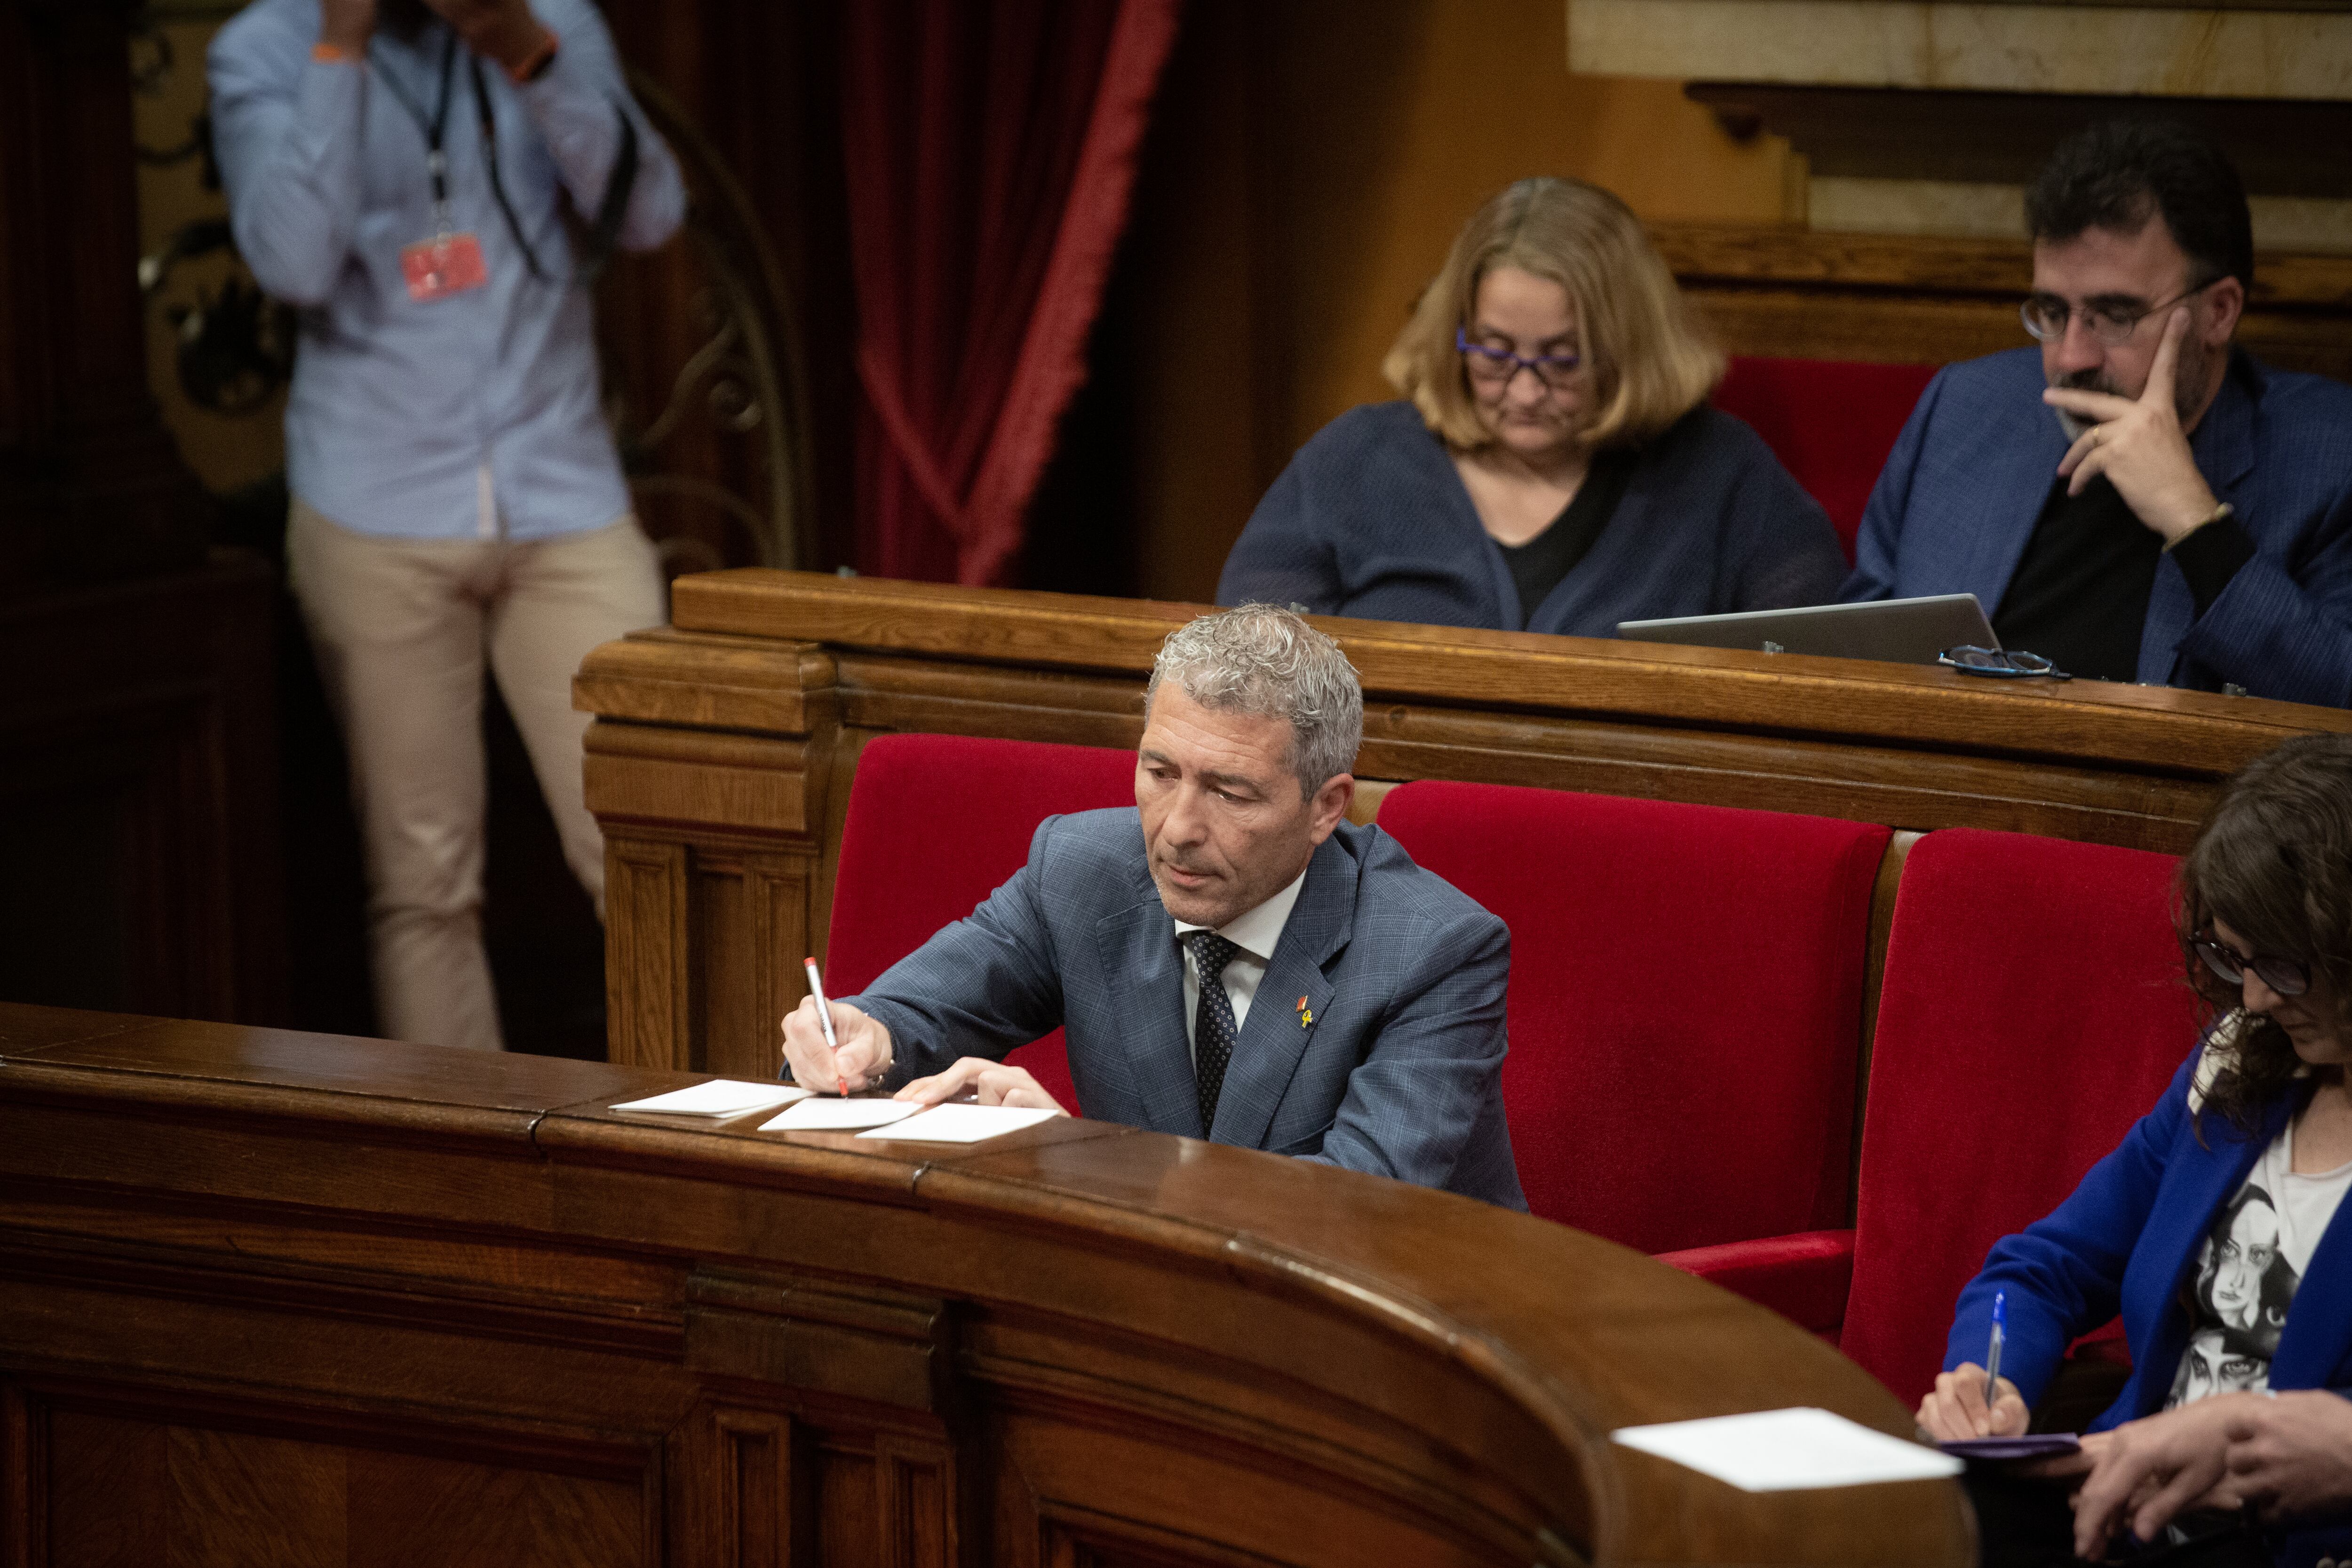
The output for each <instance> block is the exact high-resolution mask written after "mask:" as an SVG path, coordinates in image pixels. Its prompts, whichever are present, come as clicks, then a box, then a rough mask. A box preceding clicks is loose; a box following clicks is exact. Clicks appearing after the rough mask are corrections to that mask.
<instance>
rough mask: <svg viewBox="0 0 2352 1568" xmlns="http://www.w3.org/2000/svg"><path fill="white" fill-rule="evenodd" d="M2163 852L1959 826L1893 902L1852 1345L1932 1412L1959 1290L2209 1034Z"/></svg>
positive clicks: (1910, 868)
mask: <svg viewBox="0 0 2352 1568" xmlns="http://www.w3.org/2000/svg"><path fill="white" fill-rule="evenodd" d="M2174 865H2175V862H2174V860H2173V858H2171V857H2170V856H2168V855H2151V854H2148V853H2146V852H2145V851H2141V850H2136V849H2116V848H2112V847H2107V846H2105V845H2098V844H2074V843H2068V842H2066V841H2064V840H2063V839H2055V838H2037V837H2029V836H2027V835H2024V834H2016V833H1986V832H1980V831H1977V830H1973V829H1969V828H1954V829H1950V830H1948V831H1945V832H1941V833H1931V834H1929V835H1927V837H1925V838H1923V839H1921V840H1920V841H1919V842H1918V843H1917V844H1916V845H1915V846H1914V847H1912V850H1911V855H1910V858H1909V859H1908V860H1907V861H1906V864H1905V866H1904V868H1903V881H1902V886H1901V889H1900V890H1899V891H1898V892H1897V894H1896V895H1895V926H1894V930H1893V931H1892V932H1891V933H1890V935H1889V937H1888V941H1887V951H1886V974H1885V982H1884V984H1883V986H1882V988H1881V990H1880V994H1879V1004H1878V1030H1877V1036H1876V1039H1875V1041H1874V1046H1873V1048H1872V1053H1871V1062H1870V1102H1869V1105H1868V1107H1867V1108H1866V1109H1865V1110H1864V1126H1863V1135H1862V1162H1861V1173H1862V1174H1861V1192H1860V1194H1859V1201H1858V1207H1857V1215H1856V1221H1855V1235H1854V1257H1853V1290H1852V1293H1851V1294H1850V1295H1849V1296H1848V1298H1847V1301H1846V1316H1845V1330H1844V1335H1843V1340H1842V1342H1841V1347H1842V1348H1843V1350H1844V1351H1845V1352H1846V1353H1847V1354H1848V1355H1850V1356H1852V1357H1853V1359H1854V1360H1855V1361H1857V1362H1860V1363H1862V1364H1863V1365H1864V1367H1866V1368H1868V1369H1869V1370H1870V1371H1871V1372H1873V1373H1876V1374H1877V1376H1878V1378H1879V1379H1880V1381H1882V1382H1883V1383H1885V1384H1886V1386H1887V1387H1888V1388H1890V1389H1892V1390H1893V1391H1894V1393H1895V1397H1897V1398H1898V1399H1901V1400H1902V1401H1903V1402H1904V1403H1905V1404H1906V1405H1916V1403H1917V1402H1918V1400H1919V1397H1920V1395H1921V1394H1925V1393H1926V1392H1927V1389H1928V1387H1930V1386H1931V1385H1932V1384H1934V1383H1935V1381H1936V1373H1937V1370H1938V1369H1939V1368H1940V1367H1941V1366H1942V1365H1943V1361H1944V1344H1945V1341H1946V1339H1947V1337H1948V1333H1949V1331H1950V1329H1951V1325H1952V1307H1953V1304H1954V1302H1955V1301H1956V1300H1958V1297H1959V1293H1960V1287H1961V1286H1963V1285H1965V1284H1967V1283H1968V1281H1969V1279H1971V1278H1972V1277H1974V1275H1975V1274H1976V1272H1977V1270H1978V1269H1979V1268H1982V1267H1983V1266H1984V1258H1985V1252H1986V1250H1987V1249H1988V1248H1989V1247H1991V1246H1992V1244H1993V1243H1994V1242H1995V1241H1997V1240H1999V1239H2000V1237H2003V1236H2006V1235H2008V1234H2010V1233H2011V1232H2012V1231H2016V1230H2021V1229H2023V1228H2024V1227H2025V1226H2028V1225H2030V1224H2032V1222H2033V1221H2035V1220H2037V1219H2040V1218H2041V1217H2042V1215H2046V1214H2048V1213H2049V1212H2050V1211H2051V1210H2052V1209H2053V1208H2054V1207H2056V1206H2057V1205H2058V1204H2059V1203H2060V1202H2061V1201H2062V1200H2063V1199H2064V1198H2065V1196H2066V1194H2069V1193H2071V1192H2073V1191H2074V1187H2075V1185H2076V1184H2077V1183H2079V1182H2080V1181H2081V1180H2082V1179H2083V1174H2084V1172H2086V1171H2088V1170H2089V1169H2090V1168H2091V1166H2092V1165H2094V1164H2095V1163H2097V1162H2098V1161H2099V1159H2100V1158H2101V1157H2102V1156H2104V1155H2105V1154H2106V1152H2108V1151H2109V1150H2111V1149H2113V1148H2114V1147H2115V1146H2116V1143H2117V1142H2120V1141H2121V1140H2122V1138H2123V1135H2124V1133H2125V1132H2126V1131H2127V1130H2128V1129H2129V1128H2130V1126H2131V1124H2132V1122H2133V1121H2136V1120H2137V1119H2138V1118H2139V1117H2140V1116H2141V1115H2142V1114H2143V1113H2144V1112H2146V1111H2147V1110H2148V1108H2149V1107H2151V1106H2153V1105H2154V1104H2155V1103H2156V1100H2157V1097H2158V1095H2159V1094H2161V1093H2162V1092H2163V1090H2164V1087H2165V1085H2166V1084H2167V1083H2168V1081H2169V1080H2170V1079H2171V1077H2172V1074H2173V1073H2174V1071H2175V1070H2177V1069H2178V1068H2179V1066H2180V1062H2181V1059H2182V1058H2184V1057H2185V1056H2187V1054H2188V1052H2189V1047H2191V1046H2192V1045H2194V1044H2195V1043H2196V1035H2197V1026H2196V1016H2195V1007H2194V1003H2193V999H2192V995H2191V993H2190V992H2189V988H2188V987H2187V985H2185V984H2183V983H2182V978H2181V966H2180V950H2179V945H2178V944H2177V943H2176V942H2175V941H2174V939H2173V935H2172V925H2171V917H2170V913H2169V910H2170V903H2169V889H2170V880H2171V877H2172V872H2173V867H2174Z"/></svg>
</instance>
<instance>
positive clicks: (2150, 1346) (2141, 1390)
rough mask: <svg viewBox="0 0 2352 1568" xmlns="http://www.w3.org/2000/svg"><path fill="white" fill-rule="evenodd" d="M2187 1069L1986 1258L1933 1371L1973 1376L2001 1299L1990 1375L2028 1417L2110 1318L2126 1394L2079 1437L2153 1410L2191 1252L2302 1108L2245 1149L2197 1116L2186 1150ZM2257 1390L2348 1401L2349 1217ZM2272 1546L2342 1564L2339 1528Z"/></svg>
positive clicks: (2343, 1527)
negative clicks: (2318, 1392)
mask: <svg viewBox="0 0 2352 1568" xmlns="http://www.w3.org/2000/svg"><path fill="white" fill-rule="evenodd" d="M2201 1056H2202V1053H2201V1051H2200V1052H2191V1053H2190V1055H2189V1060H2188V1061H2187V1062H2186V1063H2184V1064H2182V1066H2181V1068H2180V1070H2179V1072H2178V1073H2177V1074H2175V1075H2174V1076H2173V1079H2172V1084H2171V1087H2169V1088H2168V1089H2166V1090H2165V1092H2164V1098H2163V1099H2161V1100H2158V1101H2157V1105H2156V1109H2155V1110H2151V1111H2149V1112H2148V1113H2147V1115H2146V1116H2143V1117H2141V1118H2140V1119H2139V1121H2137V1123H2135V1124H2134V1125H2133V1127H2132V1130H2131V1131H2129V1132H2128V1133H2126V1134H2125V1136H2124V1141H2123V1142H2121V1143H2120V1144H2118V1145H2117V1146H2116V1151H2115V1152H2113V1153H2111V1154H2109V1155H2108V1156H2107V1157H2106V1158H2105V1159H2104V1160H2101V1161H2100V1162H2099V1163H2097V1164H2096V1165H2094V1166H2092V1167H2091V1172H2090V1174H2088V1175H2086V1176H2084V1178H2083V1184H2082V1185H2080V1186H2078V1187H2076V1188H2075V1189H2074V1194H2073V1195H2072V1196H2070V1197H2068V1198H2067V1200H2066V1201H2065V1202H2064V1203H2063V1204H2061V1205H2058V1207H2057V1208H2056V1209H2055V1210H2054V1211H2053V1212H2052V1214H2051V1215H2050V1216H2049V1217H2048V1218H2047V1219H2043V1220H2040V1221H2037V1222H2036V1223H2034V1224H2032V1225H2031V1226H2027V1227H2026V1228H2025V1229H2024V1230H2023V1231H2021V1232H2020V1233H2019V1234H2017V1235H2015V1236H2011V1237H2002V1238H2001V1239H2000V1241H1998V1242H1996V1243H1994V1244H1993V1248H1992V1251H1991V1252H1990V1254H1988V1255H1987V1256H1986V1258H1985V1266H1984V1271H1983V1272H1982V1273H1980V1274H1979V1275H1978V1276H1977V1277H1976V1278H1975V1279H1972V1280H1970V1281H1969V1284H1968V1286H1967V1288H1966V1289H1963V1290H1962V1291H1961V1292H1960V1300H1959V1307H1958V1313H1957V1315H1956V1318H1955V1320H1954V1321H1953V1324H1952V1337H1951V1340H1950V1342H1948V1345H1947V1346H1946V1348H1945V1352H1944V1367H1945V1370H1946V1371H1949V1370H1951V1369H1952V1368H1953V1367H1956V1366H1958V1365H1959V1364H1960V1363H1962V1362H1975V1363H1979V1365H1981V1364H1982V1363H1983V1362H1984V1357H1985V1342H1986V1340H1987V1338H1988V1336H1989V1335H1990V1333H1991V1331H1992V1299H1993V1293H1994V1292H1995V1291H1996V1290H2006V1291H2007V1292H2008V1293H2009V1303H2008V1309H2007V1313H2008V1329H2007V1333H2008V1340H2007V1348H2006V1349H2005V1350H2004V1351H2003V1352H2002V1360H2001V1372H2002V1374H2003V1375H2004V1376H2007V1377H2009V1378H2010V1379H2011V1380H2012V1381H2013V1382H2015V1383H2016V1384H2017V1391H2018V1393H2019V1394H2022V1395H2023V1396H2024V1399H2025V1402H2026V1404H2027V1405H2039V1404H2040V1403H2041V1402H2042V1394H2044V1393H2045V1392H2047V1390H2048V1389H2049V1386H2050V1382H2051V1379H2052V1377H2053V1375H2054V1374H2055V1373H2056V1372H2057V1370H2058V1364H2059V1362H2060V1361H2061V1360H2062V1359H2063V1357H2064V1355H2065V1353H2066V1347H2067V1346H2068V1345H2070V1344H2072V1343H2073V1342H2074V1341H2075V1340H2076V1339H2077V1338H2079V1337H2080V1336H2082V1335H2084V1334H2085V1333H2088V1332H2089V1331H2092V1330H2093V1329H2095V1328H2098V1327H2099V1326H2100V1325H2102V1324H2104V1323H2105V1322H2107V1321H2109V1320H2110V1319H2112V1318H2114V1317H2115V1316H2116V1314H2117V1313H2118V1312H2120V1313H2121V1314H2122V1316H2123V1321H2124V1334H2125V1337H2126V1341H2127V1342H2129V1343H2130V1345H2131V1353H2132V1374H2131V1381H2130V1382H2128V1383H2126V1384H2124V1391H2123V1393H2122V1394H2121V1395H2120V1396H2118V1397H2117V1398H2116V1402H2115V1404H2113V1405H2110V1406H2108V1407H2107V1409H2106V1410H2105V1413H2103V1414H2102V1415H2100V1416H2099V1417H2098V1419H2097V1420H2095V1421H2094V1422H2092V1423H2091V1430H2093V1431H2095V1432H2104V1431H2105V1430H2107V1429H2108V1428H2109V1427H2112V1426H2118V1425H2120V1424H2122V1423H2123V1422H2126V1421H2130V1420H2135V1419H2137V1417H2139V1416H2142V1415H2151V1414H2153V1413H2155V1412H2156V1411H2158V1410H2161V1409H2162V1408H2163V1407H2164V1401H2165V1399H2166V1397H2167V1395H2168V1394H2170V1393H2171V1392H2172V1381H2173V1376H2174V1374H2175V1373H2177V1372H2179V1368H2180V1356H2181V1352H2183V1351H2184V1350H2186V1349H2187V1348H2188V1343H2189V1319H2188V1314H2186V1313H2185V1312H2183V1311H2182V1310H2180V1305H2179V1299H2178V1298H2179V1288H2180V1282H2181V1280H2182V1279H2183V1278H2184V1277H2185V1276H2186V1275H2187V1274H2188V1272H2189V1270H2190V1269H2191V1268H2194V1267H2195V1263H2196V1258H2197V1247H2198V1243H2199V1242H2200V1240H2202V1239H2203V1237H2204V1236H2205V1233H2206V1230H2207V1229H2208V1228H2209V1227H2210V1226H2211V1225H2212V1223H2213V1216H2214V1215H2215V1214H2216V1213H2217V1212H2218V1211H2219V1210H2220V1208H2221V1205H2223V1204H2224V1203H2226V1202H2228V1201H2229V1199H2230V1197H2231V1194H2234V1193H2235V1192H2236V1191H2237V1190H2238V1187H2239V1184H2241V1183H2242V1182H2244V1181H2245V1179H2246V1176H2247V1173H2249V1172H2251V1171H2252V1169H2253V1167H2254V1162H2255V1161H2256V1160H2258V1159H2260V1158H2261V1157H2262V1152H2263V1150H2264V1149H2265V1148H2267V1147H2268V1146H2269V1145H2270V1142H2271V1140H2272V1139H2273V1138H2275V1137H2277V1136H2278V1134H2279V1132H2280V1131H2281V1130H2282V1129H2284V1127H2285V1126H2286V1123H2287V1121H2288V1119H2289V1118H2290V1117H2291V1116H2292V1115H2293V1114H2294V1110H2296V1108H2297V1107H2298V1106H2300V1105H2301V1104H2302V1100H2303V1097H2302V1095H2301V1094H2300V1093H2294V1094H2288V1095H2284V1096H2282V1097H2281V1098H2280V1099H2279V1100H2277V1101H2276V1102H2275V1103H2274V1104H2273V1105H2272V1106H2271V1107H2270V1108H2269V1109H2268V1110H2267V1111H2266V1112H2265V1113H2264V1116H2263V1123H2262V1126H2261V1128H2260V1129H2259V1130H2258V1131H2256V1132H2255V1133H2254V1134H2253V1135H2252V1136H2251V1137H2247V1136H2243V1135H2242V1134H2240V1133H2239V1132H2238V1131H2237V1129H2235V1128H2234V1127H2232V1126H2231V1124H2230V1123H2229V1122H2228V1121H2224V1120H2223V1119H2221V1117H2220V1116H2218V1115H2208V1116H2207V1117H2205V1118H2204V1123H2203V1131H2204V1141H2203V1142H2199V1140H2198V1136H2197V1129H2196V1126H2195V1124H2194V1122H2193V1120H2192V1118H2191V1117H2190V1115H2189V1086H2190V1084H2191V1082H2192V1081H2193V1080H2194V1078H2195V1075H2196V1070H2197V1064H2198V1062H2199V1060H2200V1058H2201ZM1956 1179H1960V1178H1957V1177H1956ZM2270 1385H2271V1386H2272V1387H2273V1388H2275V1389H2280V1390H2286V1389H2300V1388H2325V1389H2330V1390H2333V1391H2335V1392H2336V1393H2338V1394H2346V1393H2352V1204H2347V1205H2344V1206H2343V1207H2340V1208H2338V1209H2337V1210H2336V1217H2335V1218H2334V1219H2333V1220H2331V1221H2330V1222H2329V1223H2328V1226H2327V1230H2326V1234H2325V1235H2324V1236H2322V1237H2320V1240H2319V1246H2318V1247H2317V1248H2316V1249H2315V1251H2314V1252H2313V1253H2312V1255H2311V1267H2310V1268H2306V1269H2305V1270H2304V1274H2303V1279H2302V1282H2301V1283H2300V1284H2299V1285H2298V1286H2297V1287H2296V1289H2295V1293H2294V1302H2293V1304H2292V1305H2291V1306H2289V1307H2288V1309H2287V1316H2286V1325H2285V1327H2284V1330H2283V1331H2281V1333H2280V1335H2279V1343H2278V1353H2277V1354H2276V1355H2275V1356H2274V1357H2273V1358H2272V1361H2271V1375H2270ZM2347 1550H2352V1520H2347V1521H2345V1522H2343V1523H2341V1524H2325V1525H2313V1526H2308V1527H2301V1528H2298V1529H2297V1530H2296V1531H2294V1533H2292V1534H2290V1535H2287V1536H2285V1537H2284V1549H2283V1551H2284V1554H2283V1555H2282V1556H2281V1558H2280V1561H2281V1562H2282V1563H2295V1564H2309V1563H2314V1562H2316V1561H2317V1560H2318V1558H2319V1557H2320V1556H2321V1555H2323V1554H2325V1555H2328V1556H2337V1555H2342V1554H2343V1553H2344V1552H2347Z"/></svg>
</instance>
